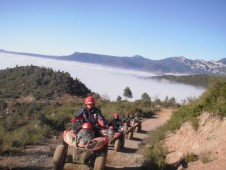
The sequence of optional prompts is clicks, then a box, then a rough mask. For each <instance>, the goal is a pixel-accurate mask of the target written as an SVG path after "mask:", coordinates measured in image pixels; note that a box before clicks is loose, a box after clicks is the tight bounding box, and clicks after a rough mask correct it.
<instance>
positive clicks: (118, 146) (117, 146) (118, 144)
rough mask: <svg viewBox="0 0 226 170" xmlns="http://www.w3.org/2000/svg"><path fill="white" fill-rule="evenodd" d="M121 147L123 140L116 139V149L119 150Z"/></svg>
mask: <svg viewBox="0 0 226 170" xmlns="http://www.w3.org/2000/svg"><path fill="white" fill-rule="evenodd" d="M120 149H121V140H120V139H116V140H115V143H114V150H115V151H116V152H118V151H119V150H120Z"/></svg>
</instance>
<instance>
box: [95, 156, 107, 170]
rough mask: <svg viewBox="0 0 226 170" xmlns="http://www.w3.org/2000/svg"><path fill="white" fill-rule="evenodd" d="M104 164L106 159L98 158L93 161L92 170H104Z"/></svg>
mask: <svg viewBox="0 0 226 170" xmlns="http://www.w3.org/2000/svg"><path fill="white" fill-rule="evenodd" d="M105 164H106V157H104V156H98V157H96V159H95V163H94V170H104V167H105Z"/></svg>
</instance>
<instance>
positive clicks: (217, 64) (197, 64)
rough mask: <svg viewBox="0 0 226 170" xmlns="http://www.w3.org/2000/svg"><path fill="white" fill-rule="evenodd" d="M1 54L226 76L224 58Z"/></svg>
mask: <svg viewBox="0 0 226 170" xmlns="http://www.w3.org/2000/svg"><path fill="white" fill-rule="evenodd" d="M0 52H1V53H9V54H18V55H27V56H33V57H41V58H51V59H57V60H66V61H77V62H83V63H90V64H100V65H104V66H112V67H117V68H123V69H133V70H137V71H145V72H152V73H155V74H161V75H165V74H208V75H226V58H222V59H220V60H218V61H205V60H199V59H196V60H191V59H187V58H185V57H184V56H178V57H168V58H165V59H161V60H151V59H148V58H144V57H142V56H140V55H135V56H133V57H127V56H123V57H119V56H111V55H104V54H94V53H80V52H75V53H73V54H71V55H67V56H51V55H41V54H32V53H22V52H12V51H5V50H0Z"/></svg>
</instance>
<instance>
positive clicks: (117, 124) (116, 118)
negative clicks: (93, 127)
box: [108, 113, 123, 132]
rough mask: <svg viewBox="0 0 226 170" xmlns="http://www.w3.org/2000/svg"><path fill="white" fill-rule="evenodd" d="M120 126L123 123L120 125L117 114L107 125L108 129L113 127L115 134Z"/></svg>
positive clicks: (120, 121)
mask: <svg viewBox="0 0 226 170" xmlns="http://www.w3.org/2000/svg"><path fill="white" fill-rule="evenodd" d="M122 125H123V123H122V120H121V119H120V118H119V114H118V113H114V119H112V120H111V121H110V122H109V123H108V126H109V127H111V126H113V127H114V129H115V131H116V132H117V131H118V130H119V128H120V127H121V126H122Z"/></svg>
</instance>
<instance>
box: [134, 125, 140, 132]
mask: <svg viewBox="0 0 226 170" xmlns="http://www.w3.org/2000/svg"><path fill="white" fill-rule="evenodd" d="M140 131H141V126H140V125H138V126H137V127H136V128H135V132H136V133H140Z"/></svg>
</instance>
